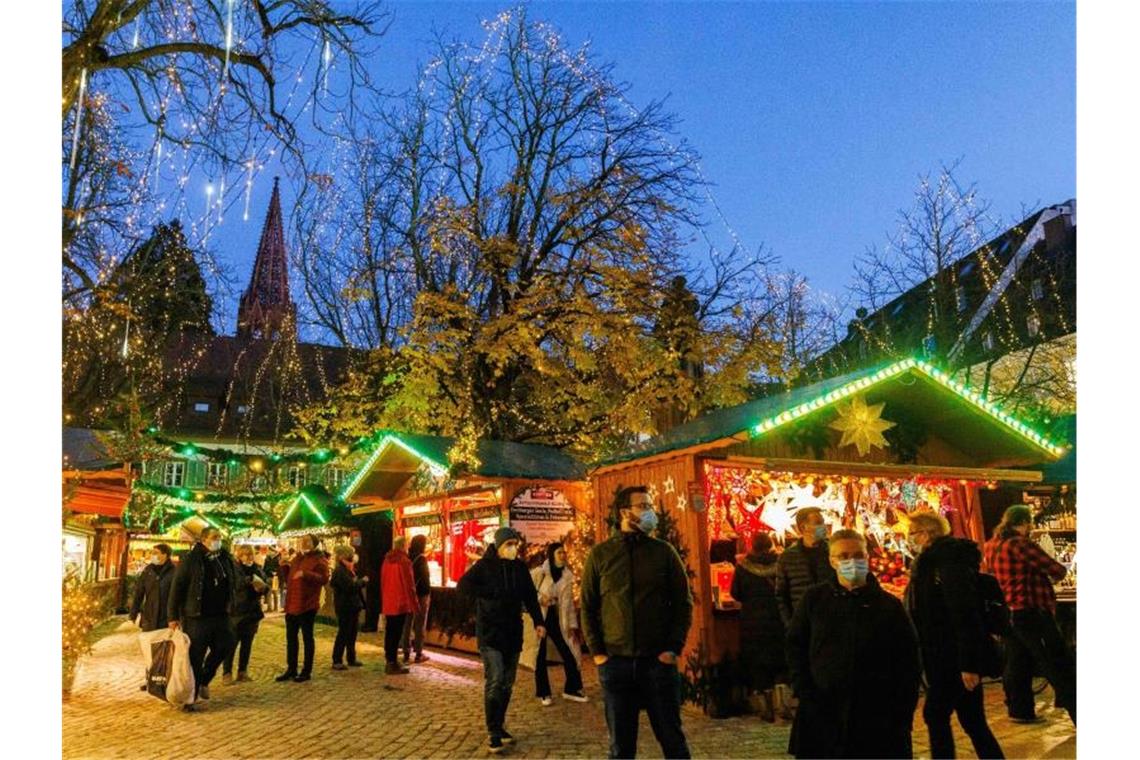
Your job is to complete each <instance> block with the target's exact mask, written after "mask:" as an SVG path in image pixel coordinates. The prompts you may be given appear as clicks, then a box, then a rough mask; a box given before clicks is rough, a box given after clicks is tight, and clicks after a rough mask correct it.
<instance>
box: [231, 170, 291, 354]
mask: <svg viewBox="0 0 1140 760" xmlns="http://www.w3.org/2000/svg"><path fill="white" fill-rule="evenodd" d="M277 184H278V178H277V177H274V178H273V195H272V196H271V197H270V199H269V210H268V211H267V212H266V214H265V226H264V227H262V230H261V242H260V243H259V244H258V246H257V259H256V260H255V261H254V263H253V274H252V275H251V276H250V278H249V287H247V288H246V289H245V293H243V294H242V297H241V304H240V305H239V306H238V327H237V334H238V337H239V338H276V337H290V338H296V308H295V307H294V305H293V301H292V299H291V298H290V297H289V261H288V259H287V258H286V256H285V232H284V228H283V225H282V220H281V193H280V191H279V190H278V187H277Z"/></svg>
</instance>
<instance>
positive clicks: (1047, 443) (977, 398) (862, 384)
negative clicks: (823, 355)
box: [752, 359, 1065, 456]
mask: <svg viewBox="0 0 1140 760" xmlns="http://www.w3.org/2000/svg"><path fill="white" fill-rule="evenodd" d="M911 369H917V370H919V371H921V372H922V373H923V374H924V375H926V376H927V377H929V378H931V379H932V380H934V381H935V382H937V383H938V384H940V385H942V386H943V387H944V388H948V389H950V390H952V391H953V392H954V393H955V394H956V395H958V396H959V397H960V398H963V399H965V400H966V401H969V402H970V403H972V404H973V405H974V406H975V407H977V408H978V409H981V410H982V411H984V412H986V413H987V414H989V415H990V416H991V417H993V418H994V419H996V420H998V421H999V422H1001V423H1003V424H1004V425H1005V426H1006V427H1008V428H1009V429H1010V430H1012V431H1013V432H1015V433H1017V434H1018V435H1020V436H1021V437H1022V438H1024V439H1025V440H1027V441H1029V442H1031V443H1033V444H1035V445H1036V446H1038V447H1039V448H1041V449H1044V450H1045V451H1047V452H1049V453H1050V454H1052V455H1054V456H1060V455H1061V454H1063V453H1065V447H1064V446H1060V445H1058V444H1056V443H1054V442H1052V441H1051V440H1049V439H1048V438H1047V437H1046V436H1044V435H1042V434H1041V433H1039V432H1038V431H1036V430H1034V429H1033V428H1031V427H1029V425H1026V424H1025V423H1024V422H1022V421H1020V420H1018V419H1017V418H1015V417H1014V416H1013V415H1011V414H1009V413H1007V412H1004V411H1002V409H1001V408H1000V407H999V406H998V405H997V404H995V403H993V402H992V401H987V400H985V399H983V398H982V397H981V395H980V394H979V393H977V392H976V391H972V390H970V389H969V388H967V387H966V386H964V385H962V384H961V383H959V382H958V381H956V380H953V379H951V378H950V376H949V375H948V374H947V373H945V372H943V371H942V370H940V369H938V368H937V367H934V366H933V365H931V364H928V363H927V362H924V361H922V360H920V359H902V360H901V361H897V362H895V363H894V364H892V365H890V366H889V367H885V368H883V369H881V370H879V371H878V372H875V373H873V374H870V375H867V376H866V377H861V378H859V379H858V380H852V381H851V382H850V383H847V384H846V385H843V386H841V387H839V388H836V389H835V390H832V391H828V392H827V393H825V394H823V395H821V396H819V397H818V398H815V399H812V400H811V401H808V402H805V403H803V404H800V405H799V406H796V407H793V408H791V409H788V410H785V411H783V412H780V413H779V414H777V415H776V416H774V417H769V418H768V419H766V420H763V421H761V422H760V423H759V424H757V425H755V426H754V427H753V428H752V431H753V433H754V434H756V435H761V434H763V433H767V432H769V431H770V430H773V429H775V428H777V427H779V426H781V425H783V424H785V423H788V422H791V421H793V420H796V419H799V418H800V417H803V416H804V415H806V414H811V413H812V412H814V411H817V410H818V409H822V408H823V407H825V406H829V405H831V404H834V403H835V402H836V401H839V400H841V399H844V398H847V397H848V396H851V395H853V394H855V393H858V392H859V391H862V390H866V389H867V388H870V387H871V386H872V385H876V384H878V383H880V382H882V381H883V380H886V379H888V378H891V377H894V376H896V375H899V374H901V373H903V372H906V371H907V370H911Z"/></svg>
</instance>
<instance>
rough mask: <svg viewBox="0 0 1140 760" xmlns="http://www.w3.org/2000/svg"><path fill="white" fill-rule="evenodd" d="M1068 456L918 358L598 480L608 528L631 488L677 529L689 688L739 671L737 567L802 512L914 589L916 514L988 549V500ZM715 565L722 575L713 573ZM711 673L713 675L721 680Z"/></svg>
mask: <svg viewBox="0 0 1140 760" xmlns="http://www.w3.org/2000/svg"><path fill="white" fill-rule="evenodd" d="M1063 451H1064V448H1063V447H1062V446H1061V445H1059V444H1058V443H1056V442H1054V441H1052V440H1050V439H1049V438H1047V437H1046V436H1044V435H1042V434H1041V433H1038V432H1037V431H1035V430H1033V429H1031V428H1030V427H1028V426H1027V425H1025V424H1024V423H1022V422H1020V421H1018V420H1017V419H1015V418H1013V417H1012V416H1010V415H1008V414H1007V413H1005V412H1004V411H1003V410H1001V409H1000V408H998V407H997V406H996V405H994V404H992V403H989V402H987V401H985V400H983V399H982V398H981V397H980V396H978V395H977V394H976V393H975V392H974V391H973V390H972V389H969V388H965V387H963V386H961V385H959V384H958V383H956V382H955V381H953V380H952V379H951V378H950V377H949V376H948V375H946V374H945V373H943V372H941V371H940V370H938V369H937V368H935V367H933V366H931V365H929V364H927V363H925V362H922V361H920V360H915V359H906V360H902V361H898V362H895V363H892V364H889V365H883V366H878V367H873V368H871V369H868V370H864V371H859V372H855V373H851V374H847V375H843V376H840V377H836V378H832V379H829V380H825V381H822V382H818V383H814V384H812V385H808V386H804V387H801V388H796V389H793V390H791V391H788V392H786V393H782V394H780V395H776V396H770V397H767V398H762V399H758V400H755V401H751V402H749V403H746V404H742V405H740V406H736V407H732V408H728V409H721V410H717V411H714V412H711V413H709V414H706V415H704V416H702V417H699V418H697V419H696V420H693V421H691V422H689V423H686V424H684V425H681V426H679V427H676V428H673V429H672V430H669V431H668V432H667V433H665V434H664V435H661V436H659V437H657V438H655V439H651V440H649V441H647V442H645V443H644V444H642V445H640V446H639V447H637V448H636V449H634V450H632V451H629V452H628V453H626V454H625V455H623V456H621V457H618V458H615V459H613V460H610V461H608V462H605V463H602V464H601V465H599V466H597V467H596V468H595V469H594V470H593V471H592V472H591V482H592V483H593V486H594V491H595V493H596V494H598V505H597V510H598V511H597V513H596V518H597V520H598V522H599V524H601V523H602V522H603V521H604V520H605V519H606V518H607V517H609V516H610V515H609V511H610V506H609V505H610V503H611V501H612V494H614V493H615V492H616V491H617V490H618V489H619V488H621V487H626V486H634V485H644V486H647V487H648V489H649V492H650V496H651V497H652V498H653V500H654V501H655V503H656V504H657V506H658V509H660V510H663V511H667V512H669V513H670V514H671V516H672V517H673V518H674V520H675V522H676V524H677V529H678V533H679V536H680V540H681V541H682V542H683V543H684V545H685V548H686V550H687V554H688V561H689V564H690V570H691V571H692V577H693V591H694V596H695V608H694V615H693V625H692V628H691V629H690V631H689V638H688V641H687V642H686V651H685V655H684V656H683V657H682V661H683V662H686V663H687V664H688V670H689V672H688V673H687V674H686V675H687V677H688V678H689V680H690V682H691V683H692V682H694V681H704V682H706V683H708V682H709V679H710V677H711V678H712V680H715V679H716V677H717V675H716V674H717V673H718V672H720V673H726V672H728V673H730V672H731V670H732V664H733V663H734V662H735V658H736V657H737V655H738V652H739V640H738V612H737V610H736V609H735V603H734V602H733V600H731V599H730V598H729V596H728V590H729V587H730V584H731V579H732V567H733V565H732V562H733V560H734V558H735V556H736V555H739V554H741V553H743V552H744V551H746V549H747V544H748V540H749V539H750V537H751V535H752V534H753V533H755V532H757V531H770V532H772V533H774V534H775V535H776V536H777V537H778V541H779V540H783V539H784V538H785V537H786V538H787V539H789V540H790V539H793V538H794V516H795V512H796V511H797V510H799V509H801V508H804V507H809V506H810V507H818V508H820V509H821V510H822V511H823V514H824V517H825V521H826V522H828V523H829V524H830V525H831V527H832V529H834V528H836V527H840V526H844V527H855V528H856V529H859V530H861V531H863V532H864V533H865V534H866V535H868V536H869V538H870V543H871V546H872V551H873V554H872V567H873V568H874V569H875V570H876V575H877V576H879V577H880V579H881V580H884V581H885V583H884V586H885V587H886V588H888V590H891V591H893V592H895V593H898V594H901V593H902V590H903V589H902V587H903V584H905V573H904V572H903V571H902V566H903V564H904V562H903V557H902V554H901V552H903V551H904V546H905V542H904V541H903V540H902V539H903V536H904V535H905V524H906V519H907V515H908V514H910V513H912V512H913V511H915V510H918V509H937V510H939V511H940V512H942V513H943V514H944V515H946V517H947V518H948V520H949V521H950V523H951V526H952V528H953V531H954V533H955V534H956V535H960V536H968V537H970V538H972V539H974V540H975V541H978V542H981V541H983V539H984V533H983V524H982V515H981V508H980V503H979V491H980V490H984V489H993V488H996V487H997V485H998V484H999V483H1002V482H1017V483H1033V482H1036V481H1039V480H1040V479H1041V472H1040V471H1039V470H1033V469H1021V468H1030V467H1032V466H1033V465H1038V464H1041V463H1044V462H1048V461H1052V460H1053V459H1056V458H1057V457H1058V456H1059V455H1060V454H1062V453H1063ZM714 562H716V564H714ZM710 674H711V676H710Z"/></svg>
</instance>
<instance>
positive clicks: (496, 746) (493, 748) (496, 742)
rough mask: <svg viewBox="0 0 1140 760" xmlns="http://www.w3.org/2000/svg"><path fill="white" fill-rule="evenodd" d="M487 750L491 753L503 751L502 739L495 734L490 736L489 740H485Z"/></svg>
mask: <svg viewBox="0 0 1140 760" xmlns="http://www.w3.org/2000/svg"><path fill="white" fill-rule="evenodd" d="M487 751H488V752H490V753H491V754H492V755H497V754H499V753H500V752H502V751H503V740H502V739H500V738H499V737H497V736H492V737H491V740H490V741H489V742H487Z"/></svg>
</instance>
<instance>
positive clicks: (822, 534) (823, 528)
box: [812, 525, 827, 541]
mask: <svg viewBox="0 0 1140 760" xmlns="http://www.w3.org/2000/svg"><path fill="white" fill-rule="evenodd" d="M812 536H814V537H815V540H816V541H822V540H823V539H825V538H827V525H817V526H815V527H814V528H813V529H812Z"/></svg>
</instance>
